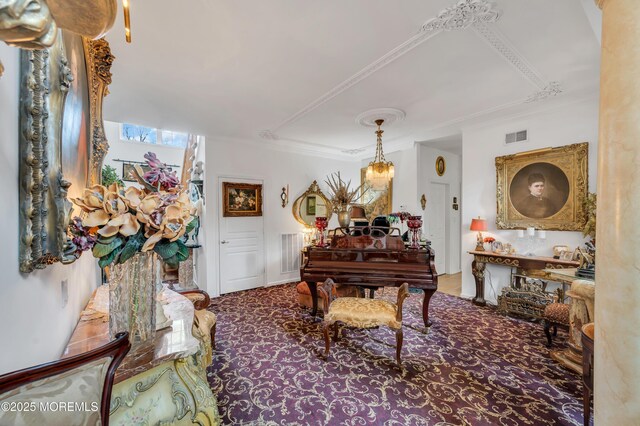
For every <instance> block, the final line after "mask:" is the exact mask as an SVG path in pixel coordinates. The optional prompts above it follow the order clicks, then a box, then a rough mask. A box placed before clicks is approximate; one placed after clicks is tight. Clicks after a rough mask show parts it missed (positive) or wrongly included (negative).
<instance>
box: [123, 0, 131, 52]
mask: <svg viewBox="0 0 640 426" xmlns="http://www.w3.org/2000/svg"><path fill="white" fill-rule="evenodd" d="M122 9H123V10H124V38H125V40H126V41H127V43H131V18H130V16H129V0H122Z"/></svg>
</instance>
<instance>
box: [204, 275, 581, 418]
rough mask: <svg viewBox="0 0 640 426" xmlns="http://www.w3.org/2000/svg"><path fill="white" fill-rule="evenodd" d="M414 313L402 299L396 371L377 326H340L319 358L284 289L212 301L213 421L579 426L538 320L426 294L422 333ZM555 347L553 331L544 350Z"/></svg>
mask: <svg viewBox="0 0 640 426" xmlns="http://www.w3.org/2000/svg"><path fill="white" fill-rule="evenodd" d="M395 292H396V289H393V288H386V289H385V290H384V294H383V295H379V294H376V297H382V298H384V299H386V300H390V301H393V302H395V297H396V296H395V294H396V293H395ZM378 293H380V292H378ZM421 306H422V294H411V295H410V297H409V298H408V299H407V300H406V301H405V305H404V309H403V312H404V321H403V323H404V326H403V331H404V344H403V347H402V368H398V367H397V365H396V364H395V334H394V333H393V332H392V331H391V330H389V329H388V328H385V327H380V328H378V329H369V330H363V329H344V330H343V331H342V333H341V336H342V338H341V339H340V340H339V341H338V342H337V343H336V342H333V341H332V345H331V353H330V354H329V357H328V359H327V360H324V359H323V358H322V356H321V355H322V353H323V351H324V340H323V337H322V332H321V322H320V319H314V318H312V317H311V316H310V313H309V311H308V310H305V309H303V308H300V306H299V305H298V303H297V297H296V291H295V286H294V285H293V284H285V285H281V286H276V287H268V288H261V289H256V290H249V291H244V292H239V293H232V294H228V295H225V296H222V297H219V298H216V299H213V300H212V304H211V307H210V308H209V309H211V310H212V311H214V312H215V313H216V315H217V316H218V325H217V327H218V328H217V335H216V348H215V350H214V360H213V364H212V366H211V367H210V368H209V370H208V376H209V377H208V378H209V383H210V384H211V387H212V389H213V393H214V395H216V397H217V399H218V408H219V410H220V415H221V416H222V419H223V422H224V424H238V425H367V424H373V425H390V426H406V425H474V426H475V425H534V426H538V425H581V424H582V387H581V378H580V377H579V376H578V375H576V374H574V373H572V372H569V371H567V370H565V369H564V368H563V367H561V366H560V365H558V364H557V363H555V362H554V361H553V360H552V359H551V358H550V357H549V350H548V349H547V348H546V347H545V346H544V343H545V338H544V334H543V331H542V326H541V325H540V324H538V323H532V322H527V321H524V320H518V319H514V318H509V317H504V316H500V315H498V314H497V313H496V311H495V309H494V308H491V307H486V308H480V307H477V306H474V305H472V304H471V303H470V302H469V301H467V300H463V299H460V298H457V297H454V296H449V295H446V294H443V293H436V294H435V295H434V296H433V298H432V299H431V304H430V319H431V320H432V322H433V325H432V326H431V327H430V329H429V330H428V332H426V333H424V332H423V331H424V327H423V325H422V315H421ZM565 341H566V333H564V332H563V331H561V330H558V337H557V338H556V339H555V341H554V345H556V346H557V345H558V344H559V345H564V344H565Z"/></svg>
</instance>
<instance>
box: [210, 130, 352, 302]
mask: <svg viewBox="0 0 640 426" xmlns="http://www.w3.org/2000/svg"><path fill="white" fill-rule="evenodd" d="M266 143H268V142H266V141H260V142H247V141H225V140H220V139H216V138H209V137H207V142H206V144H205V145H206V153H205V157H206V161H205V168H204V169H205V178H204V181H205V183H204V186H205V188H204V191H205V198H206V212H207V213H206V216H205V219H204V224H203V225H204V232H205V247H204V249H205V256H206V259H207V261H206V262H207V268H206V277H207V282H206V290H207V292H209V294H211V295H212V296H217V295H219V254H218V249H219V238H218V214H219V211H218V208H219V205H220V203H219V197H221V194H220V188H218V180H219V178H220V177H236V178H252V179H262V180H263V181H264V186H263V188H262V192H263V217H264V229H265V235H264V236H265V238H264V241H265V253H266V280H267V284H277V283H284V282H290V281H295V280H297V279H299V277H300V276H299V273H298V272H295V273H289V274H281V273H280V244H281V239H280V238H281V237H280V236H281V234H287V233H301V232H302V231H303V229H304V226H303V225H301V224H300V223H298V222H297V221H296V220H295V219H294V217H293V213H292V211H291V206H292V205H293V202H294V201H295V200H296V198H298V197H299V196H300V195H302V193H304V192H305V191H306V190H307V189H308V187H309V185H311V183H312V182H313V181H314V180H317V181H318V184H319V185H320V188H321V189H322V192H324V193H325V195H327V197H328V196H329V194H328V191H327V185H326V184H325V183H324V181H325V179H326V177H327V176H328V175H329V174H330V173H332V172H337V171H340V175H341V177H342V179H343V180H345V181H348V180H349V179H351V182H352V187H354V186H353V185H356V186H357V185H358V184H359V181H360V169H359V167H360V163H359V162H358V161H351V162H348V161H338V160H332V159H325V158H317V157H309V156H305V155H300V154H293V153H289V152H282V151H275V150H273V149H267V148H263V147H261V146H260V144H266ZM287 184H288V185H289V204H288V205H287V206H286V207H285V208H282V205H281V200H280V192H281V190H282V187H283V186H286V185H287ZM336 216H337V215H335V214H334V215H333V217H332V218H331V222H330V224H329V228H332V227H336V226H338V223H337V218H336Z"/></svg>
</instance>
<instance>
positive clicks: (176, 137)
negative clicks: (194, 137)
mask: <svg viewBox="0 0 640 426" xmlns="http://www.w3.org/2000/svg"><path fill="white" fill-rule="evenodd" d="M120 139H122V140H123V141H135V142H142V143H148V144H151V145H166V146H172V147H175V148H183V149H184V148H186V147H187V141H188V139H189V135H188V134H187V133H180V132H173V131H171V130H160V129H156V128H153V127H145V126H138V125H136V124H130V123H123V124H122V126H121V127H120Z"/></svg>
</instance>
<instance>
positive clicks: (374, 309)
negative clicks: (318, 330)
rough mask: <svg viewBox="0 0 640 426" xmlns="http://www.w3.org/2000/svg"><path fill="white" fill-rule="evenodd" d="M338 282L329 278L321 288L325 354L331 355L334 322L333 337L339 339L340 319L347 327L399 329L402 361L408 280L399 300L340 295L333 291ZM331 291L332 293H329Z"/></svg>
mask: <svg viewBox="0 0 640 426" xmlns="http://www.w3.org/2000/svg"><path fill="white" fill-rule="evenodd" d="M334 287H335V283H334V282H333V280H331V279H328V280H326V281H325V283H324V285H323V286H322V287H318V292H319V293H320V295H321V297H322V299H323V310H324V321H323V323H322V331H323V334H324V340H325V352H324V356H325V358H326V357H328V356H329V349H330V348H331V341H330V339H329V328H330V327H331V326H332V325H333V332H334V336H333V337H334V340H336V341H337V340H338V339H339V330H338V323H342V324H344V325H346V326H348V327H357V328H374V327H378V326H381V325H385V326H388V327H389V328H391V329H392V330H395V332H396V361H397V362H398V366H400V365H401V361H400V351H401V350H402V339H403V336H402V304H403V303H404V299H406V298H407V297H408V296H409V284H407V283H404V284H402V285H401V286H400V289H399V290H398V299H397V301H396V303H395V304H394V303H391V302H387V301H385V300H381V299H367V298H358V297H340V298H336V297H335V295H334ZM329 295H331V296H329Z"/></svg>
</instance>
